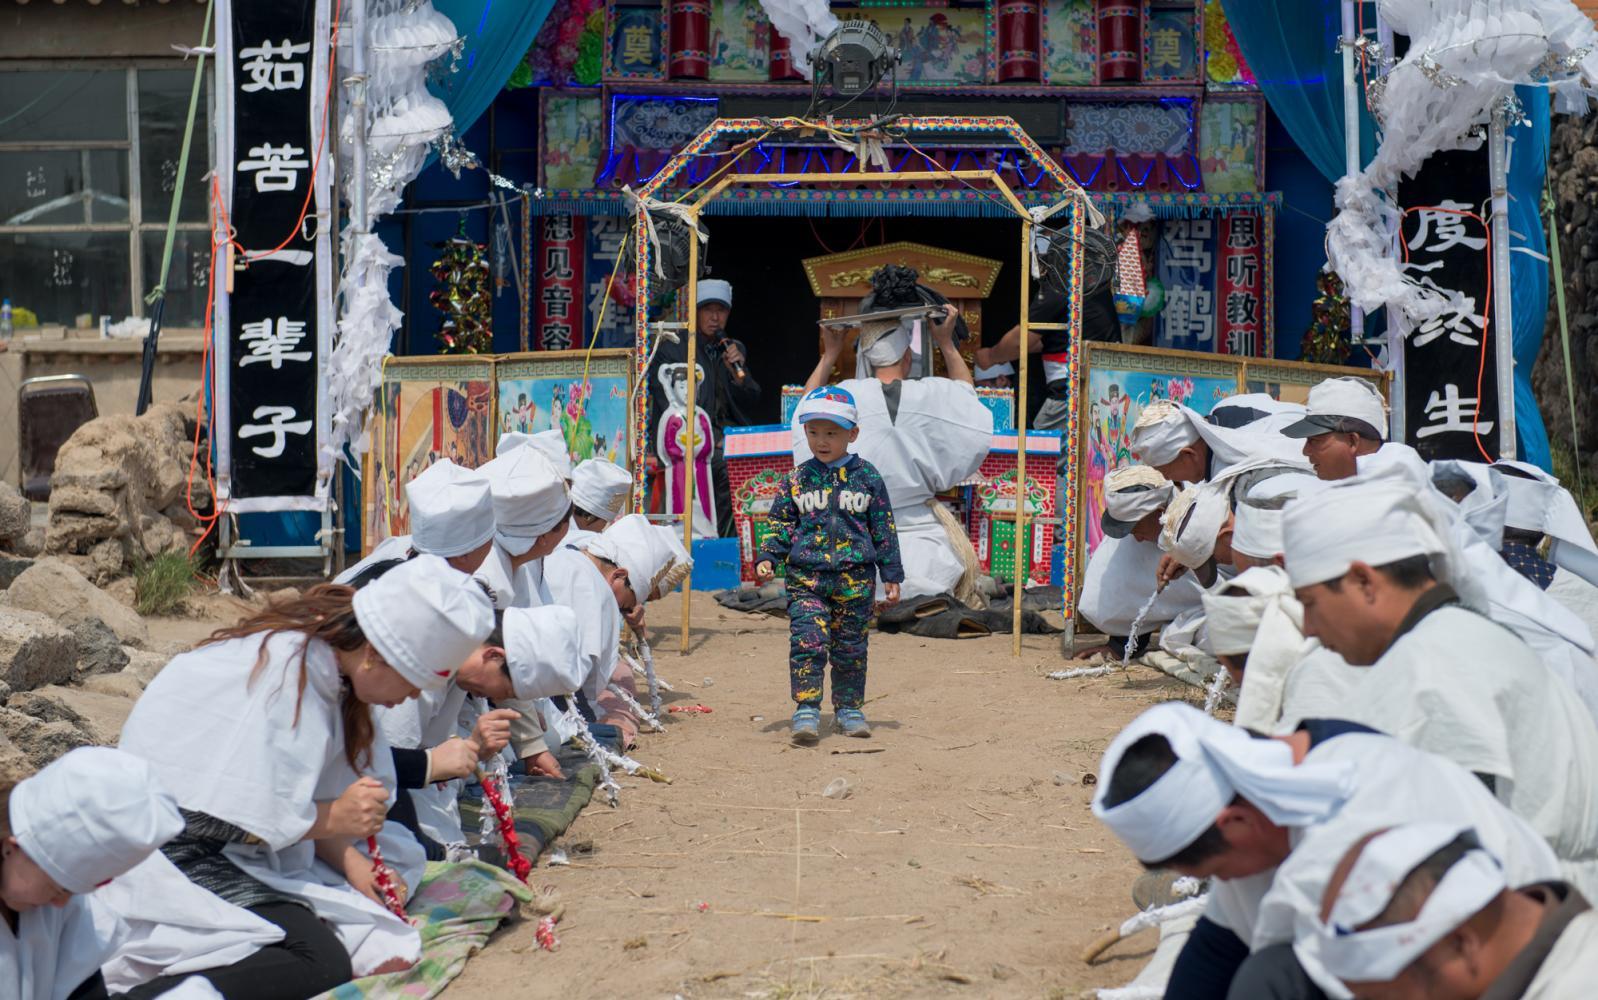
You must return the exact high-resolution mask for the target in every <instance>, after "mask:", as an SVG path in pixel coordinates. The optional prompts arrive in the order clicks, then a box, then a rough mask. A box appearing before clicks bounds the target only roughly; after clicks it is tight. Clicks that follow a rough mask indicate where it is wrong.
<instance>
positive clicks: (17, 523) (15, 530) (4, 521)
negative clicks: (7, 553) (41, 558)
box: [0, 482, 33, 548]
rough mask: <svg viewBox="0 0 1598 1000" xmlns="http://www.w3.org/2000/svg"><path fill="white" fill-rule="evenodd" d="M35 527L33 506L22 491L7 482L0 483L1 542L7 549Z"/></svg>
mask: <svg viewBox="0 0 1598 1000" xmlns="http://www.w3.org/2000/svg"><path fill="white" fill-rule="evenodd" d="M32 527H33V505H32V504H30V503H28V498H27V497H25V496H23V495H22V491H21V490H19V489H17V488H16V487H15V486H12V485H11V484H10V483H7V482H0V542H5V543H7V548H9V547H10V543H11V542H13V541H14V540H15V539H18V538H21V537H22V536H24V535H26V534H27V533H28V530H29V529H30V528H32Z"/></svg>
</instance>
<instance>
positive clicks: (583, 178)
mask: <svg viewBox="0 0 1598 1000" xmlns="http://www.w3.org/2000/svg"><path fill="white" fill-rule="evenodd" d="M543 116H544V123H543V124H544V127H543V129H542V130H541V131H540V135H539V142H540V144H541V145H542V146H543V155H542V157H541V160H542V163H541V166H540V172H541V173H542V175H543V176H542V178H541V180H540V183H541V184H542V185H543V186H544V187H546V188H550V189H552V190H557V191H580V190H586V189H587V188H591V187H593V186H594V175H595V174H596V173H598V172H599V163H600V158H601V157H602V156H603V155H604V152H605V128H604V120H605V116H604V112H603V109H602V106H601V104H600V100H599V95H598V94H588V93H585V94H573V93H563V92H560V91H554V90H545V91H543Z"/></svg>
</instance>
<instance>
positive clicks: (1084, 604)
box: [1076, 535, 1202, 635]
mask: <svg viewBox="0 0 1598 1000" xmlns="http://www.w3.org/2000/svg"><path fill="white" fill-rule="evenodd" d="M1159 565H1160V549H1159V546H1157V545H1155V544H1154V543H1153V542H1140V541H1138V540H1137V539H1135V538H1132V537H1131V536H1130V535H1129V536H1127V537H1126V538H1109V537H1106V538H1104V540H1103V541H1101V542H1099V547H1098V548H1096V549H1094V550H1093V555H1091V556H1089V557H1088V566H1087V572H1085V573H1084V574H1083V576H1082V597H1081V599H1080V600H1079V601H1078V602H1077V606H1076V610H1077V611H1078V613H1080V614H1081V615H1082V617H1083V618H1084V619H1086V620H1087V621H1088V623H1089V624H1091V625H1092V626H1093V627H1094V628H1096V629H1098V630H1099V631H1101V632H1103V633H1104V634H1106V635H1126V634H1127V632H1128V630H1129V629H1131V627H1132V623H1133V621H1134V620H1135V619H1136V618H1137V613H1138V611H1139V610H1141V609H1142V607H1143V604H1144V602H1146V601H1147V600H1148V599H1149V595H1150V594H1152V593H1154V572H1155V570H1156V569H1158V568H1159ZM1201 592H1202V588H1201V587H1200V586H1199V583H1198V580H1197V579H1196V578H1195V577H1194V576H1193V574H1191V573H1184V574H1182V575H1181V576H1179V577H1177V578H1176V579H1175V580H1172V581H1171V583H1170V585H1169V586H1167V587H1166V588H1165V589H1164V590H1162V591H1160V595H1159V597H1157V598H1155V600H1154V606H1153V607H1151V608H1150V609H1149V612H1148V615H1147V616H1145V618H1144V621H1143V629H1144V630H1145V631H1153V630H1154V629H1156V628H1158V627H1160V626H1161V625H1164V624H1165V623H1166V622H1169V621H1171V620H1172V619H1174V618H1175V617H1176V616H1177V615H1179V614H1181V613H1182V612H1183V611H1186V610H1189V609H1191V608H1196V607H1198V606H1199V594H1200V593H1201Z"/></svg>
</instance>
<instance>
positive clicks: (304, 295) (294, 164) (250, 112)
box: [228, 0, 330, 499]
mask: <svg viewBox="0 0 1598 1000" xmlns="http://www.w3.org/2000/svg"><path fill="white" fill-rule="evenodd" d="M231 7H232V10H231V16H230V22H231V29H232V32H233V34H232V44H231V55H232V61H231V66H230V67H229V70H230V75H231V80H232V85H231V91H232V134H233V176H232V178H231V181H232V185H233V199H232V211H231V214H230V217H229V220H228V221H229V222H230V223H231V225H232V226H233V230H234V238H235V239H236V240H237V241H238V244H239V246H241V247H242V248H243V256H244V258H245V260H246V261H247V262H248V263H247V266H246V267H244V268H243V269H242V270H239V271H236V272H235V274H234V279H233V290H232V292H231V293H230V294H229V298H228V300H229V329H228V335H229V343H230V348H231V349H230V352H229V358H228V362H229V369H228V373H229V378H230V382H231V393H230V396H231V407H230V414H231V427H232V437H233V440H232V442H231V445H232V460H233V461H232V493H231V495H232V496H233V497H236V498H239V499H246V498H250V497H281V496H307V495H310V494H312V493H313V492H314V491H315V487H316V466H317V444H318V442H317V433H316V404H317V373H318V371H319V370H320V362H321V359H320V358H318V357H317V332H318V322H319V321H318V312H317V305H318V300H317V270H318V261H317V257H316V252H317V236H316V209H317V205H316V202H315V200H314V199H313V200H312V201H311V203H310V206H309V208H308V209H306V208H305V206H306V202H307V192H308V191H310V190H311V187H312V185H313V184H314V183H315V172H316V169H317V155H316V150H317V143H318V140H321V139H324V136H323V129H322V123H321V121H320V114H319V113H320V106H321V102H322V100H323V98H324V95H325V93H326V85H325V83H324V84H323V85H322V86H320V87H318V86H316V85H315V83H316V81H315V80H314V79H313V77H314V76H316V74H313V72H312V68H313V65H314V63H315V61H316V57H317V51H318V49H320V48H325V45H326V40H325V39H320V38H318V37H316V8H317V0H272V2H271V3H259V2H249V0H238V2H235V3H233V4H232V5H231ZM329 168H330V165H329V164H327V163H323V164H322V165H321V169H323V170H326V169H329ZM302 209H305V216H306V217H305V220H304V222H303V223H302V222H301V221H300V218H301V211H302ZM285 239H286V240H287V242H286V243H285V242H284V241H285ZM280 245H281V247H280ZM273 251H275V252H273Z"/></svg>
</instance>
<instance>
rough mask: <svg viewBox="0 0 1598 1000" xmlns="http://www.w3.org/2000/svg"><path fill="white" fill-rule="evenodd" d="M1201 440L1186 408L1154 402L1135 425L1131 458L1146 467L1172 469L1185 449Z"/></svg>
mask: <svg viewBox="0 0 1598 1000" xmlns="http://www.w3.org/2000/svg"><path fill="white" fill-rule="evenodd" d="M1198 439H1199V432H1198V430H1197V429H1196V428H1194V426H1193V424H1192V423H1191V422H1190V421H1189V420H1188V416H1187V409H1186V407H1183V406H1179V405H1177V404H1176V403H1173V402H1171V401H1170V400H1169V399H1155V400H1151V401H1150V402H1149V405H1147V406H1145V407H1143V412H1141V413H1139V414H1138V415H1137V423H1135V424H1133V425H1132V454H1133V455H1134V456H1136V458H1137V460H1138V461H1140V462H1142V463H1143V464H1144V465H1169V464H1171V463H1172V462H1174V461H1176V456H1177V454H1178V453H1180V452H1181V450H1182V449H1183V448H1186V447H1187V446H1188V445H1191V444H1192V443H1193V442H1195V441H1197V440H1198Z"/></svg>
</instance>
